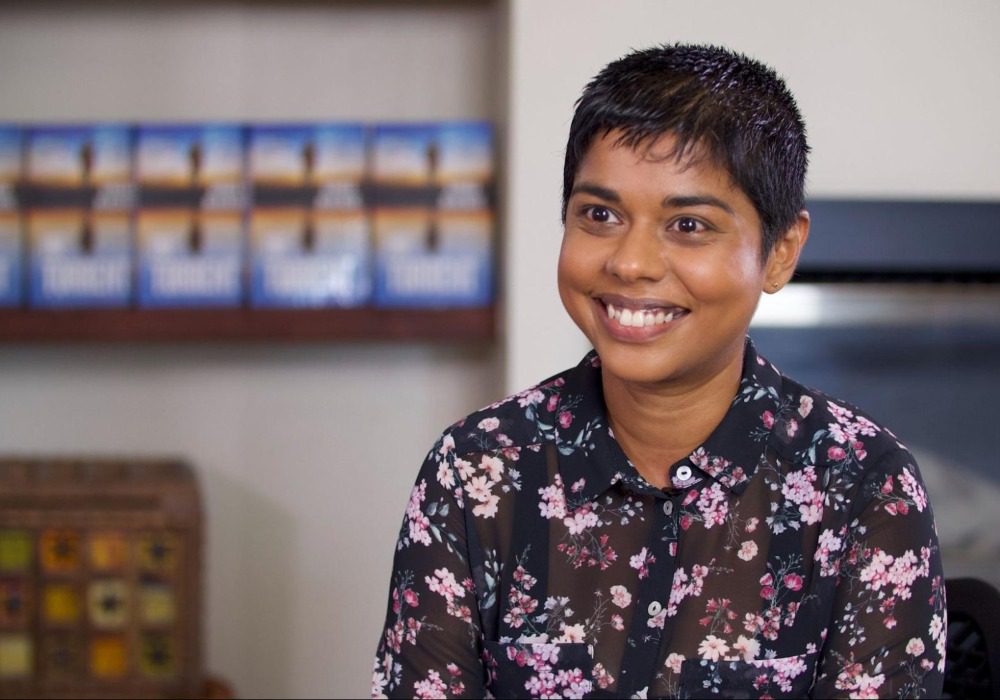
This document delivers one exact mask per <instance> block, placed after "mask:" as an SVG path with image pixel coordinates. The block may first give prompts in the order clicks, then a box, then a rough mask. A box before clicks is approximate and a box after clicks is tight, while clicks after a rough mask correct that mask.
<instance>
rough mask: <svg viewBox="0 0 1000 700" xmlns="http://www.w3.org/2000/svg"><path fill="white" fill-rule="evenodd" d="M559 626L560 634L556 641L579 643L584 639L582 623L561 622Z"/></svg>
mask: <svg viewBox="0 0 1000 700" xmlns="http://www.w3.org/2000/svg"><path fill="white" fill-rule="evenodd" d="M561 627H562V629H561V630H560V631H561V632H562V634H561V635H560V636H559V638H558V639H557V640H556V641H557V642H559V643H561V644H567V643H568V644H580V643H582V642H583V641H585V640H586V636H585V634H584V631H583V625H582V624H576V625H567V624H566V623H565V622H563V623H562V625H561Z"/></svg>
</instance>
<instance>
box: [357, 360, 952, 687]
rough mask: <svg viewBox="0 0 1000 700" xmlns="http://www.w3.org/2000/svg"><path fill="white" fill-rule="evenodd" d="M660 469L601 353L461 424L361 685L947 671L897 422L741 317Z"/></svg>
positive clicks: (850, 676) (935, 581)
mask: <svg viewBox="0 0 1000 700" xmlns="http://www.w3.org/2000/svg"><path fill="white" fill-rule="evenodd" d="M663 430H664V431H669V430H670V426H669V425H664V426H663ZM671 473H672V480H673V484H672V486H673V487H672V488H669V489H663V490H661V489H658V488H655V487H653V486H651V485H650V484H649V483H648V482H646V481H645V480H644V479H643V478H642V476H641V475H640V474H639V473H638V471H637V470H636V469H635V468H634V466H633V465H632V464H631V463H630V462H629V460H628V458H627V457H626V456H625V454H624V453H623V452H622V449H621V447H620V446H619V445H618V443H617V442H616V441H615V438H614V435H613V434H612V431H611V429H610V427H609V425H608V420H607V415H606V411H605V407H604V400H603V395H602V389H601V365H600V360H599V358H598V357H597V356H596V355H595V354H594V353H591V354H590V355H588V356H587V357H586V358H585V359H584V360H583V362H582V363H581V364H580V365H579V366H577V367H576V368H574V369H571V370H568V371H566V372H563V373H561V374H559V375H556V376H555V377H553V378H551V379H549V380H548V381H545V382H543V383H542V384H539V385H538V386H536V387H533V388H531V389H528V390H526V391H524V392H521V393H519V394H517V395H515V396H512V397H510V398H508V399H505V400H504V401H501V402H499V403H496V404H494V405H492V406H489V407H488V408H486V409H483V410H482V411H480V412H477V413H475V414H473V415H471V416H469V417H468V418H466V419H465V420H464V421H461V422H459V423H457V424H456V425H454V426H452V427H451V428H450V429H449V430H448V431H447V432H445V433H444V435H443V436H442V437H441V439H440V440H439V441H438V442H437V444H436V445H434V447H433V448H432V449H431V451H430V453H429V454H428V456H427V459H426V461H425V462H424V464H423V467H422V469H421V471H420V474H419V475H418V477H417V481H416V486H415V487H414V489H413V492H412V495H411V497H410V502H409V505H408V506H407V508H406V516H405V519H404V522H403V526H402V529H401V531H400V534H399V541H398V544H397V551H396V557H395V564H394V568H393V573H392V580H391V586H390V595H389V609H388V613H387V616H386V622H385V629H384V633H383V635H382V638H381V640H380V643H379V646H378V651H377V655H376V659H375V669H374V678H373V685H372V694H373V695H374V696H381V695H388V696H398V697H418V698H431V697H450V696H456V697H457V696H462V697H483V696H485V695H491V696H494V697H533V698H542V697H547V698H558V697H565V698H582V697H595V698H600V697H639V698H646V697H649V698H652V697H667V698H700V697H728V698H737V697H739V698H758V697H759V698H777V697H796V698H800V697H806V696H812V697H852V698H875V697H937V696H939V695H940V694H941V688H942V673H943V671H944V650H945V635H946V629H945V628H946V615H945V597H944V596H945V592H944V579H943V575H942V571H941V560H940V555H939V551H938V544H937V537H936V534H935V528H934V521H933V516H932V514H931V509H930V506H929V504H928V502H927V494H926V492H925V490H924V487H923V485H922V482H921V478H920V473H919V471H918V470H917V466H916V463H915V462H914V460H913V457H912V456H911V455H910V453H909V452H908V451H907V450H906V448H905V447H904V446H903V445H901V444H900V443H899V441H898V440H897V439H896V437H895V436H894V435H893V434H892V433H890V432H889V431H888V430H887V429H885V428H883V427H881V426H879V425H878V424H876V423H875V422H873V421H872V420H871V419H870V418H868V417H867V416H865V415H864V414H863V413H861V412H860V411H858V410H857V409H855V408H852V407H849V406H848V405H846V404H844V403H843V402H840V401H836V400H834V399H831V398H829V397H827V396H825V395H823V394H821V393H819V392H817V391H814V390H812V389H808V388H806V387H803V386H802V385H800V384H798V383H796V382H794V381H792V380H790V379H788V378H786V377H784V376H782V375H781V374H780V373H779V372H778V370H777V369H775V368H774V367H773V366H772V365H771V364H769V363H768V362H767V361H766V360H764V359H763V358H761V357H759V356H758V355H757V353H756V352H755V350H754V347H753V344H752V343H751V342H750V341H749V340H748V342H747V346H746V352H745V359H744V366H743V376H742V380H741V384H740V387H739V390H738V393H737V395H736V397H735V398H734V399H733V402H732V405H731V407H730V409H729V411H728V413H727V414H726V415H725V417H724V418H723V420H722V422H721V423H720V424H719V426H718V427H717V428H716V430H715V431H714V432H713V433H712V435H711V436H709V438H708V439H707V440H706V442H705V443H704V444H703V445H702V446H700V447H699V448H698V449H696V450H695V451H694V452H693V453H692V454H691V455H690V456H689V457H687V458H686V459H684V460H682V461H680V462H678V463H677V464H675V465H673V469H672V471H671Z"/></svg>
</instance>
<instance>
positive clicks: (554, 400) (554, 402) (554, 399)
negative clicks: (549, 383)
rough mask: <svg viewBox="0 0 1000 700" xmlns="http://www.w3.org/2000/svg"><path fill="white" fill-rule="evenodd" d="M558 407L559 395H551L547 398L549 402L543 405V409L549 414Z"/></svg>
mask: <svg viewBox="0 0 1000 700" xmlns="http://www.w3.org/2000/svg"><path fill="white" fill-rule="evenodd" d="M558 405H559V394H552V396H550V397H549V402H548V403H547V404H546V405H545V408H546V409H547V410H548V412H549V413H552V412H553V411H555V410H556V407H557V406H558Z"/></svg>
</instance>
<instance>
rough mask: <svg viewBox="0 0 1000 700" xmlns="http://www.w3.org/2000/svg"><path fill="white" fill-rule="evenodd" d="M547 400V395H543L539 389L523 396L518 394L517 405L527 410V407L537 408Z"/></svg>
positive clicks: (527, 392) (526, 392)
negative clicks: (536, 406)
mask: <svg viewBox="0 0 1000 700" xmlns="http://www.w3.org/2000/svg"><path fill="white" fill-rule="evenodd" d="M544 400H545V394H543V393H542V392H541V391H539V390H538V389H529V390H528V391H525V392H523V393H521V394H518V399H517V405H518V406H520V407H521V408H526V407H527V406H535V405H536V404H540V403H541V402H542V401H544Z"/></svg>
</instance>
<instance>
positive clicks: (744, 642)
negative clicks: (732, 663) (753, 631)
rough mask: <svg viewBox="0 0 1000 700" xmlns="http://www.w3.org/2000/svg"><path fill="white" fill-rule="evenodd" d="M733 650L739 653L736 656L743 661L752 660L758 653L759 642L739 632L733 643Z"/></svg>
mask: <svg viewBox="0 0 1000 700" xmlns="http://www.w3.org/2000/svg"><path fill="white" fill-rule="evenodd" d="M733 651H734V652H736V653H737V654H739V657H738V658H741V659H743V661H747V662H749V661H753V660H754V659H756V658H757V654H759V653H760V642H758V641H757V640H756V639H754V638H752V637H746V636H744V635H742V634H741V635H740V636H739V637H737V638H736V643H735V644H733Z"/></svg>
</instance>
